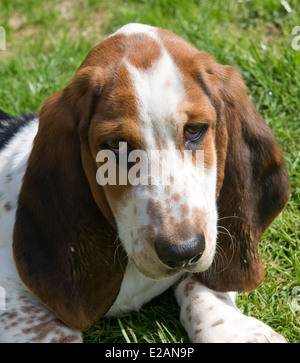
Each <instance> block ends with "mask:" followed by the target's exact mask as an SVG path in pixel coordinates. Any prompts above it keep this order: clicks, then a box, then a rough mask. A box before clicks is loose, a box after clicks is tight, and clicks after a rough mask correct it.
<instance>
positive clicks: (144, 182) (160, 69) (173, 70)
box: [89, 27, 217, 279]
mask: <svg viewBox="0 0 300 363" xmlns="http://www.w3.org/2000/svg"><path fill="white" fill-rule="evenodd" d="M128 30H131V29H130V27H125V28H123V29H122V30H121V32H118V33H117V34H115V35H113V36H112V37H111V38H109V39H107V40H106V41H107V42H110V43H115V42H118V41H119V42H122V44H123V45H125V47H127V52H126V54H125V55H123V56H122V58H121V59H120V60H119V62H117V67H116V68H115V69H114V70H113V71H112V72H110V73H106V75H105V78H106V79H105V82H104V85H103V87H102V88H101V94H100V97H99V100H98V103H97V106H96V110H95V114H94V116H93V118H92V121H91V125H90V128H89V140H90V147H91V150H92V154H93V157H94V158H95V160H96V159H97V160H98V163H97V166H98V168H99V169H98V172H99V175H100V174H101V172H102V170H106V169H107V168H108V165H109V164H108V161H107V159H105V157H102V158H101V157H100V158H99V156H97V155H99V154H98V153H99V151H104V150H108V151H109V153H108V154H107V155H108V156H109V155H110V156H112V157H113V158H114V157H115V159H116V161H117V162H116V164H115V165H114V164H113V162H112V164H111V165H110V166H111V167H112V168H113V167H114V168H115V171H114V170H112V171H111V173H112V175H113V176H114V178H112V179H111V180H109V178H108V179H107V183H104V184H106V185H103V186H98V187H99V188H102V187H103V188H104V191H105V196H106V199H107V201H108V204H109V206H110V208H111V210H112V212H113V215H114V218H115V221H116V225H117V228H118V235H119V238H120V240H121V241H122V243H123V245H124V247H125V250H126V252H127V254H128V256H129V257H130V258H131V259H133V261H134V262H135V264H136V266H137V267H138V269H139V270H140V271H141V272H142V273H143V274H144V275H146V276H147V277H150V278H152V279H161V278H165V277H167V276H171V275H173V274H176V273H178V272H180V271H182V270H185V271H192V272H200V271H204V270H206V269H207V268H208V267H209V266H210V264H211V262H212V260H213V256H214V252H215V246H216V221H217V210H216V183H217V160H216V151H215V133H216V118H217V115H216V111H215V108H214V107H213V105H212V102H211V100H210V99H209V97H208V96H207V94H205V92H204V91H203V89H202V87H201V86H200V84H199V82H198V81H197V77H195V74H194V73H193V72H195V71H196V64H195V63H196V62H195V61H196V59H195V50H194V48H192V47H191V46H189V45H187V44H186V43H184V42H183V40H181V39H180V38H178V37H176V36H173V37H174V38H173V39H170V34H169V33H168V34H165V35H164V37H165V38H166V39H167V40H169V41H171V42H177V43H178V44H177V45H178V46H179V47H181V48H182V46H183V45H184V46H185V48H184V53H183V54H172V49H171V48H169V49H167V48H166V47H165V46H164V45H163V43H162V42H161V41H160V38H159V37H160V35H159V33H158V31H154V30H153V28H142V30H141V33H139V34H134V35H131V34H127V32H128ZM132 30H133V29H132ZM161 36H162V35H161ZM161 39H163V36H162V38H161ZM175 47H176V44H175ZM176 52H177V53H178V49H177V50H176V51H175V53H176ZM103 155H105V154H103ZM126 159H127V161H126ZM124 160H125V161H124ZM101 168H102V169H101ZM109 173H110V170H107V174H106V176H107V175H108V174H109ZM124 173H125V182H124ZM102 174H103V175H104V172H102Z"/></svg>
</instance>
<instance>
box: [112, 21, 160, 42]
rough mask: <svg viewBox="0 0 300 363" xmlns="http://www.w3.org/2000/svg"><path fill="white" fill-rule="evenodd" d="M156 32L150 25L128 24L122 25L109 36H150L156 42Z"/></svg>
mask: <svg viewBox="0 0 300 363" xmlns="http://www.w3.org/2000/svg"><path fill="white" fill-rule="evenodd" d="M156 31H157V28H155V27H154V26H151V25H146V24H139V23H130V24H127V25H124V26H123V27H122V28H120V29H119V30H117V31H116V32H115V33H113V34H112V35H110V36H114V35H117V34H123V35H132V34H139V33H143V34H147V35H149V36H152V37H154V38H155V39H157V40H158V36H157V32H156Z"/></svg>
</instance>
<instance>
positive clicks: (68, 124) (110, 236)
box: [13, 67, 126, 330]
mask: <svg viewBox="0 0 300 363" xmlns="http://www.w3.org/2000/svg"><path fill="white" fill-rule="evenodd" d="M98 73H99V72H98V71H97V69H96V68H95V67H93V68H91V67H86V68H84V69H81V70H80V71H79V72H78V73H77V75H76V76H75V77H74V79H73V80H72V82H71V83H70V84H69V86H68V87H67V88H66V89H65V90H64V91H61V92H59V93H56V94H54V95H53V96H51V97H49V98H48V99H47V100H46V102H45V105H44V106H43V108H42V110H41V112H40V115H39V121H40V124H39V130H38V134H37V136H36V138H35V141H34V145H33V149H32V153H31V155H30V158H29V161H28V167H27V171H26V174H25V176H24V180H23V186H22V189H21V193H20V196H19V204H18V210H17V214H16V223H15V230H14V241H13V250H14V258H15V262H16V265H17V268H18V271H19V274H20V277H21V279H22V280H23V282H24V283H25V285H27V287H28V288H29V289H30V290H31V291H32V292H33V294H34V295H36V296H37V298H38V299H39V300H41V301H42V302H43V303H44V304H45V305H46V306H48V307H49V308H50V309H51V310H53V311H54V312H55V313H56V315H57V316H58V317H59V318H60V319H61V320H62V321H64V322H65V323H66V324H67V325H69V326H71V327H73V328H76V329H79V330H86V329H88V328H89V327H90V326H91V325H92V324H93V323H94V322H95V321H97V319H99V318H100V317H101V316H103V315H104V314H105V313H106V311H107V310H108V309H109V308H110V307H111V305H112V304H113V302H114V300H115V299H116V297H117V295H118V293H119V289H120V285H121V282H122V278H123V270H124V268H125V265H126V258H124V256H122V254H123V251H122V249H118V251H117V235H116V231H115V229H114V228H113V227H112V226H111V224H110V223H109V222H108V221H107V219H106V218H105V217H104V215H103V214H104V213H105V210H107V209H108V204H107V201H106V200H105V196H104V193H103V191H102V190H101V187H100V186H98V191H96V190H94V191H93V193H92V192H91V186H90V184H89V183H88V179H87V176H86V174H85V170H84V165H83V162H82V159H84V160H87V158H88V150H89V146H88V144H87V139H88V138H87V137H85V136H84V135H85V132H87V130H88V123H89V121H90V118H91V117H92V113H93V108H94V107H95V105H96V101H97V98H98V96H99V87H100V84H99V81H100V77H99V74H98ZM100 97H101V96H100ZM79 131H80V134H81V136H80V137H79ZM82 150H83V151H82ZM82 152H83V153H84V156H83V155H82ZM94 165H95V163H94ZM90 172H91V170H90ZM94 177H95V179H96V171H95V174H94ZM90 178H91V176H90ZM93 194H97V202H96V201H95V198H94V197H93ZM106 215H108V216H111V213H110V211H109V210H108V211H107V213H106ZM117 252H118V253H117Z"/></svg>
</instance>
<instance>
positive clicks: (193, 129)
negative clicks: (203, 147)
mask: <svg viewBox="0 0 300 363" xmlns="http://www.w3.org/2000/svg"><path fill="white" fill-rule="evenodd" d="M207 129H208V125H207V124H198V125H186V126H185V128H184V136H185V138H186V140H191V141H196V140H198V139H199V138H200V137H201V136H202V135H204V133H205V132H206V130H207Z"/></svg>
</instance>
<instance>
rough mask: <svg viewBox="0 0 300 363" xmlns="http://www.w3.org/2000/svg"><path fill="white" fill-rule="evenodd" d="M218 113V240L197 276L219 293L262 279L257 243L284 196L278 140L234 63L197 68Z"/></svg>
mask: <svg viewBox="0 0 300 363" xmlns="http://www.w3.org/2000/svg"><path fill="white" fill-rule="evenodd" d="M202 77H203V80H204V82H205V83H206V85H207V87H208V89H209V92H210V95H211V99H212V102H213V103H214V106H215V108H216V113H217V115H218V121H217V122H218V125H217V135H216V147H217V156H218V187H217V189H218V191H217V194H218V199H217V206H218V213H219V221H218V232H219V234H218V240H217V253H216V257H215V260H214V263H213V264H212V266H211V268H210V269H209V270H207V271H206V272H205V273H201V274H199V275H198V277H199V279H200V281H202V282H203V283H204V284H205V285H207V286H208V287H210V288H212V289H215V290H219V291H250V290H253V289H255V288H257V287H258V286H259V285H260V283H261V282H262V281H263V278H264V269H263V267H262V264H261V261H260V258H259V255H258V250H257V245H258V242H259V240H260V238H261V236H262V234H263V233H264V231H265V230H266V228H267V227H268V226H269V225H270V223H271V222H272V221H273V219H274V218H275V217H276V216H277V215H278V214H279V213H280V211H281V210H282V209H283V207H284V206H285V204H286V203H287V201H288V198H289V189H290V186H289V181H288V176H287V171H286V167H285V163H284V160H283V157H282V154H281V151H280V149H279V146H278V144H277V141H276V139H275V137H274V135H273V134H272V132H271V130H270V129H269V127H268V126H267V125H266V124H265V123H264V121H263V119H262V118H261V116H260V114H259V113H258V112H257V110H256V108H255V107H254V105H253V103H252V101H251V100H250V98H249V96H248V95H247V89H246V87H245V85H244V82H243V81H242V79H241V77H240V76H239V74H238V72H237V71H236V69H235V68H233V67H228V66H227V67H226V66H220V65H214V67H212V68H211V69H210V67H208V68H206V70H205V71H203V72H202Z"/></svg>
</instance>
